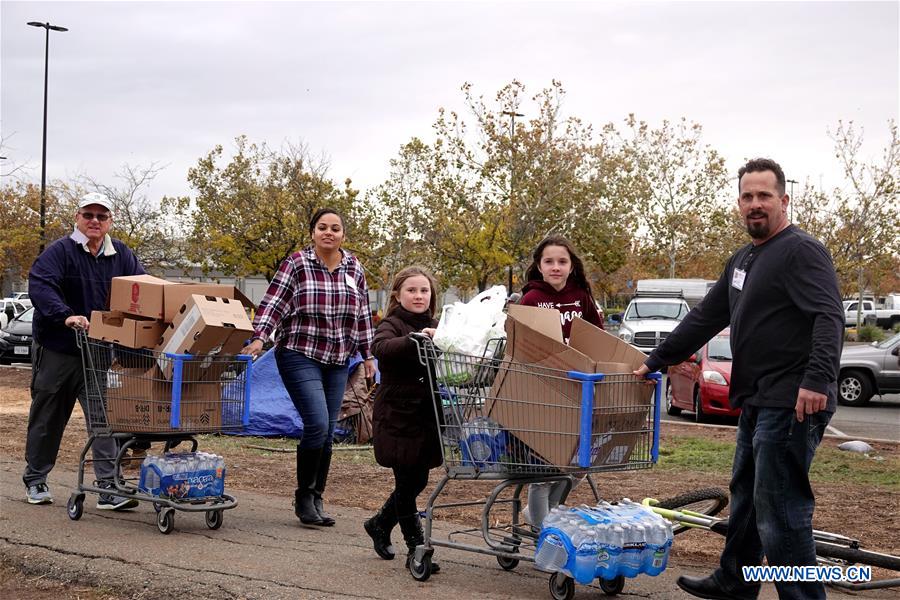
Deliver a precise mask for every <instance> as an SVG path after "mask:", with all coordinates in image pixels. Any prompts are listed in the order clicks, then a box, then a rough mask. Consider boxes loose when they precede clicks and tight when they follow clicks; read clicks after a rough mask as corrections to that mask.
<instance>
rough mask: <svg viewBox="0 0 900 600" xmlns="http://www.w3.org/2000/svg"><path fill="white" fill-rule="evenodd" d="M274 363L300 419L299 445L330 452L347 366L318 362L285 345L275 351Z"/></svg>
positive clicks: (345, 382) (345, 383) (342, 397)
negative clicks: (300, 437)
mask: <svg viewBox="0 0 900 600" xmlns="http://www.w3.org/2000/svg"><path fill="white" fill-rule="evenodd" d="M275 363H276V364H277V365H278V373H279V374H280V375H281V380H282V381H283V382H284V387H285V388H287V392H288V394H289V395H290V397H291V402H293V403H294V407H295V408H296V409H297V412H298V413H300V418H301V419H302V420H303V438H302V439H301V440H300V448H302V449H304V450H306V449H315V448H325V449H326V450H329V451H330V450H331V438H332V436H333V435H334V426H335V424H336V423H337V418H338V413H339V412H340V410H341V401H342V400H343V399H344V388H345V387H346V385H347V365H328V364H325V363H320V362H319V361H317V360H313V359H311V358H309V357H308V356H305V355H303V354H301V353H299V352H297V351H295V350H288V349H286V348H278V349H276V350H275Z"/></svg>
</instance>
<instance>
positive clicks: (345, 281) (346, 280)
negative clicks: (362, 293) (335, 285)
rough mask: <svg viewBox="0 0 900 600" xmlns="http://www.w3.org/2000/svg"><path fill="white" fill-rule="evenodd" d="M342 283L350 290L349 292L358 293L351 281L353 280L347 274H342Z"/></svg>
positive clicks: (353, 282) (354, 283)
mask: <svg viewBox="0 0 900 600" xmlns="http://www.w3.org/2000/svg"><path fill="white" fill-rule="evenodd" d="M344 283H346V284H347V287H349V288H350V289H351V290H353V291H354V292H356V291H358V290H357V289H356V282H355V281H353V278H352V277H350V275H349V274H344Z"/></svg>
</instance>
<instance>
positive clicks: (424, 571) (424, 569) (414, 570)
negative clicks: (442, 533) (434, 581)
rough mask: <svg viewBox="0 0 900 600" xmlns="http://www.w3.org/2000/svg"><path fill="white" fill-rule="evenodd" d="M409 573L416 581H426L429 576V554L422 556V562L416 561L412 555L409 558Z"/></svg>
mask: <svg viewBox="0 0 900 600" xmlns="http://www.w3.org/2000/svg"><path fill="white" fill-rule="evenodd" d="M409 573H410V575H412V576H413V579H415V580H416V581H428V578H429V577H431V555H430V554H426V555H425V556H423V557H422V562H418V561H417V560H416V559H415V558H414V557H412V558H410V559H409Z"/></svg>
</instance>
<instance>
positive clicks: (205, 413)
mask: <svg viewBox="0 0 900 600" xmlns="http://www.w3.org/2000/svg"><path fill="white" fill-rule="evenodd" d="M106 385H107V387H106V394H105V396H106V406H107V418H108V420H109V425H110V427H111V428H112V430H113V431H135V432H141V431H143V432H166V431H217V430H219V429H221V425H222V400H221V396H222V384H221V383H220V382H218V381H211V382H199V383H185V384H182V386H181V422H180V427H179V428H178V429H174V430H173V429H172V427H171V421H170V420H171V415H172V393H173V385H172V384H171V383H170V382H168V381H165V380H164V379H163V376H162V373H160V371H159V368H158V367H156V366H154V367H152V368H151V369H149V370H147V369H126V368H122V367H121V366H120V365H117V364H114V365H113V366H112V367H111V368H110V370H109V374H108V376H107V384H106Z"/></svg>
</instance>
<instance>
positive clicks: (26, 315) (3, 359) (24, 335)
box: [0, 308, 34, 365]
mask: <svg viewBox="0 0 900 600" xmlns="http://www.w3.org/2000/svg"><path fill="white" fill-rule="evenodd" d="M33 316H34V309H33V308H29V309H27V310H25V312H23V313H22V314H21V315H19V316H18V317H16V318H15V319H13V320H12V321H11V322H10V323H9V325H7V326H6V327H5V328H3V329H0V364H3V365H8V364H9V363H10V362H12V361H19V362H31V339H32V335H31V319H32V317H33Z"/></svg>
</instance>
